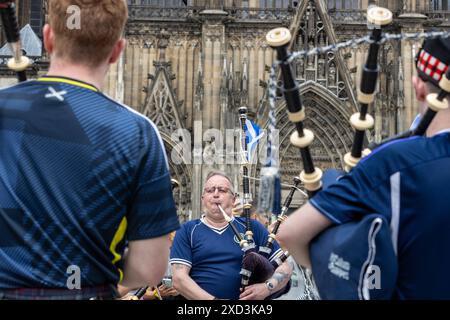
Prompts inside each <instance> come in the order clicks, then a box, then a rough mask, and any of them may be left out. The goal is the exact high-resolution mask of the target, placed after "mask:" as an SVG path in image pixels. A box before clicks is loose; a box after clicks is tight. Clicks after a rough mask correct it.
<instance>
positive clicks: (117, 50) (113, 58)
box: [108, 39, 127, 64]
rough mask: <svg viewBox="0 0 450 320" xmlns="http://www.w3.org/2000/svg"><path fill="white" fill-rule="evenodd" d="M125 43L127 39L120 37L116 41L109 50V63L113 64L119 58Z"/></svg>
mask: <svg viewBox="0 0 450 320" xmlns="http://www.w3.org/2000/svg"><path fill="white" fill-rule="evenodd" d="M126 45H127V41H126V40H125V39H120V40H119V41H117V42H116V44H115V45H114V47H113V50H112V52H111V57H110V58H109V61H108V62H109V64H114V63H116V62H117V60H119V58H120V55H121V54H122V52H123V50H124V49H125V46H126Z"/></svg>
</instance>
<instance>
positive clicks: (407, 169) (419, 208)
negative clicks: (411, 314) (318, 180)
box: [311, 132, 450, 299]
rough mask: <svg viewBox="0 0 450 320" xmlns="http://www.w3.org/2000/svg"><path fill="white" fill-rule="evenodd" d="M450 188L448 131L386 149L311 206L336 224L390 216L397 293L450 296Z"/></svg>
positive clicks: (405, 296)
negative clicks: (396, 262)
mask: <svg viewBox="0 0 450 320" xmlns="http://www.w3.org/2000/svg"><path fill="white" fill-rule="evenodd" d="M449 186H450V133H449V132H442V133H440V134H437V135H435V136H433V137H431V138H425V137H412V138H409V139H404V140H399V141H395V142H391V143H388V144H386V145H384V146H382V147H380V148H379V149H378V150H376V151H375V152H374V153H372V154H371V155H370V156H369V157H367V158H365V159H363V160H362V161H361V162H360V164H359V165H358V166H357V167H356V168H354V169H353V171H351V172H350V173H349V174H347V175H345V176H343V177H342V178H341V179H340V180H339V181H338V182H336V183H334V184H332V185H331V186H330V187H328V188H327V189H325V190H323V191H322V192H320V193H319V194H317V195H316V196H315V197H314V198H313V199H312V200H311V204H312V205H313V206H314V207H315V208H316V209H318V210H319V211H320V212H321V213H322V214H324V215H325V216H327V217H328V218H329V219H330V220H332V221H333V222H334V223H336V224H342V223H345V222H348V221H351V220H354V219H358V218H359V217H362V216H364V215H367V214H370V213H379V214H382V215H384V216H385V217H386V218H387V220H388V221H390V224H391V232H392V241H393V244H394V248H395V251H396V254H397V257H398V262H399V275H398V280H397V288H396V297H397V298H400V299H450V289H449V288H450V273H449V272H448V265H450V255H449V254H448V253H449V251H450V232H449V228H450V188H449ZM381 272H383V270H381Z"/></svg>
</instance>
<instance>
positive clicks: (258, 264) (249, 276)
mask: <svg viewBox="0 0 450 320" xmlns="http://www.w3.org/2000/svg"><path fill="white" fill-rule="evenodd" d="M239 121H240V127H241V139H240V140H241V143H240V147H241V156H242V157H241V158H242V159H241V166H242V177H243V183H242V186H243V215H244V219H245V235H244V236H242V235H241V234H240V233H239V231H238V230H237V228H236V227H235V226H234V224H233V219H232V218H231V217H230V216H228V215H227V213H226V212H225V211H224V210H223V208H222V207H220V206H218V207H219V209H220V211H221V212H222V215H223V216H224V219H225V220H226V221H227V222H228V224H229V226H230V227H231V229H232V231H233V233H234V235H235V236H236V238H237V239H238V240H239V244H240V247H241V249H242V251H243V253H244V254H243V258H242V267H241V271H240V275H241V291H244V290H245V288H246V287H247V286H249V285H252V284H256V283H263V282H264V281H266V280H268V279H269V278H270V277H271V276H272V275H273V273H274V271H275V270H276V269H277V268H278V267H279V266H280V265H281V264H282V263H283V262H284V261H286V259H287V258H288V257H289V254H288V253H287V252H286V253H284V254H280V255H278V256H277V257H275V258H274V259H273V260H272V261H270V260H269V257H270V256H271V252H272V243H273V240H274V239H275V236H274V235H272V237H271V238H270V237H269V239H270V240H268V242H267V244H266V245H265V246H264V247H260V248H259V250H257V247H256V245H255V241H254V239H253V232H252V224H251V209H252V197H251V193H250V183H249V165H250V164H249V157H248V153H249V150H248V146H247V141H246V131H247V130H246V129H247V128H246V123H247V108H246V107H241V108H239ZM291 200H292V197H291ZM291 200H289V203H290V201H291ZM284 293H285V289H283V290H280V291H278V292H276V293H274V294H272V295H271V296H269V297H268V298H267V299H273V298H276V297H278V296H279V295H281V294H284Z"/></svg>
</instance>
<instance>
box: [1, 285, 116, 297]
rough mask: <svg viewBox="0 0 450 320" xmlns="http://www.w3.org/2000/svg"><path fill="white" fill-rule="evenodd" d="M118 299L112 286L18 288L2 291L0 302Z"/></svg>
mask: <svg viewBox="0 0 450 320" xmlns="http://www.w3.org/2000/svg"><path fill="white" fill-rule="evenodd" d="M117 297H118V293H117V290H116V288H115V287H114V286H112V285H104V286H97V287H86V288H82V289H80V290H69V289H42V288H18V289H7V290H0V300H112V299H115V298H117Z"/></svg>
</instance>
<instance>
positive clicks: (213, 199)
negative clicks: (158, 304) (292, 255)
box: [170, 171, 292, 300]
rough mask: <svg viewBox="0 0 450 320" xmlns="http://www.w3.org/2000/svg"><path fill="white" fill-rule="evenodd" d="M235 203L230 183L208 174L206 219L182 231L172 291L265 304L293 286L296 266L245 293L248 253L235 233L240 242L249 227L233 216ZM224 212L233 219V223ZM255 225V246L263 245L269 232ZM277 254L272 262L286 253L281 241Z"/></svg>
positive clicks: (173, 256)
mask: <svg viewBox="0 0 450 320" xmlns="http://www.w3.org/2000/svg"><path fill="white" fill-rule="evenodd" d="M234 203H235V193H234V190H233V185H232V182H231V180H230V178H229V177H228V176H226V174H225V173H223V172H220V171H212V172H211V173H209V174H208V176H207V178H206V181H205V185H204V190H203V195H202V205H203V209H204V212H205V214H204V215H203V217H202V218H201V219H197V220H192V221H189V222H186V223H185V224H184V225H183V226H182V227H181V229H180V230H179V231H177V233H176V236H175V239H174V243H173V246H172V250H171V254H170V264H171V266H172V273H173V286H174V287H175V289H176V290H177V291H178V292H180V294H181V295H182V296H183V297H185V298H186V299H190V300H212V299H234V300H237V299H239V298H240V299H245V300H263V299H265V298H267V297H269V296H270V295H272V294H274V293H276V292H278V291H280V290H282V289H284V288H285V286H286V284H287V283H288V282H289V279H290V277H291V274H292V266H291V265H290V264H289V263H288V262H284V263H283V264H282V265H281V266H279V267H278V268H277V269H276V270H275V272H274V273H273V275H272V276H271V277H270V276H269V279H268V280H267V281H266V282H262V283H256V284H252V285H249V286H247V287H246V288H245V290H244V292H240V285H241V276H240V271H241V267H242V261H243V255H244V253H243V251H242V250H241V247H240V242H241V243H242V239H241V241H239V239H238V237H237V235H236V234H235V233H234V232H233V231H236V232H237V233H238V234H239V237H241V236H242V235H243V234H244V233H245V230H246V228H245V223H244V219H243V218H237V217H233V215H232V208H233V204H234ZM219 206H220V208H219ZM221 209H222V210H223V211H224V212H225V214H227V215H228V216H230V217H231V219H230V220H231V221H230V222H227V220H226V219H225V218H224V215H223V213H222V212H221ZM251 226H252V230H253V234H254V240H255V244H256V246H262V245H263V244H264V241H265V240H266V239H267V236H268V231H267V229H266V228H265V227H264V226H263V225H262V224H261V223H259V222H258V221H256V220H253V219H252V220H251ZM233 229H234V230H233ZM272 252H273V253H272V255H271V256H270V257H269V259H270V260H273V259H274V258H275V257H276V256H277V255H278V254H280V253H281V249H280V247H279V246H278V244H277V243H276V242H275V243H274V249H273V251H272Z"/></svg>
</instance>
